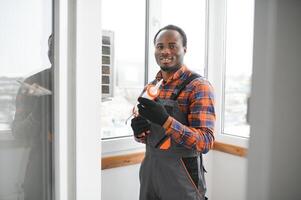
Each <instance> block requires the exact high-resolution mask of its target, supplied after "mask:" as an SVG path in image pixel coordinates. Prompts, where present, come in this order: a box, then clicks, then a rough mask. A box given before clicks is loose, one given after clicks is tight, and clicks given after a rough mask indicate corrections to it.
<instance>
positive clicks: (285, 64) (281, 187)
mask: <svg viewBox="0 0 301 200" xmlns="http://www.w3.org/2000/svg"><path fill="white" fill-rule="evenodd" d="M300 19H301V1H299V0H287V1H284V0H277V1H269V0H257V1H256V3H255V34H254V36H255V40H254V42H255V43H254V44H255V45H254V71H253V86H252V99H251V113H250V120H251V136H252V137H251V141H250V148H249V164H248V194H247V199H249V200H254V199H264V200H268V199H273V200H278V199H290V200H294V199H300V196H301V190H300V189H301V187H300V186H301V175H300V169H301V153H300V141H301V134H300V122H301V120H300V115H301V106H300V102H301V89H300V85H301V78H300V75H301V62H300V59H301V37H300V35H301V20H300Z"/></svg>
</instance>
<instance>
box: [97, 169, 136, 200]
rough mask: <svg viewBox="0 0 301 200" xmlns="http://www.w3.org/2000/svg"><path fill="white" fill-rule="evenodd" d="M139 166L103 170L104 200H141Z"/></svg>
mask: <svg viewBox="0 0 301 200" xmlns="http://www.w3.org/2000/svg"><path fill="white" fill-rule="evenodd" d="M139 168H140V164H138V165H130V166H126V167H118V168H113V169H106V170H102V172H101V199H102V200H121V199H122V200H136V199H137V200H138V199H139Z"/></svg>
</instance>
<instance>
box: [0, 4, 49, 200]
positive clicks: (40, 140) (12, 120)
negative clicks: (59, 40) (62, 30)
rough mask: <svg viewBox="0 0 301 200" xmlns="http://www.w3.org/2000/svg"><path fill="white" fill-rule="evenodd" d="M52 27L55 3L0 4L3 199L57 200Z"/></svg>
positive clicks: (0, 190)
mask: <svg viewBox="0 0 301 200" xmlns="http://www.w3.org/2000/svg"><path fill="white" fill-rule="evenodd" d="M52 23H53V21H52V0H28V1H16V0H10V1H0V27H1V31H0V44H1V45H0V163H1V168H0V177H1V178H0V199H3V200H4V199H19V200H23V199H41V200H45V199H53V196H52V194H53V186H54V183H53V180H54V179H53V177H52V175H53V173H52V172H53V168H52V166H53V164H54V163H53V154H52V150H53V149H52V147H53V132H52V130H53V123H52V122H53V121H52V114H53V112H52V105H53V104H52V99H53V98H52V96H53V90H52V80H53V79H52V78H53V77H52V72H53V71H52V70H53V68H52V67H51V62H50V60H52V61H53V56H52V55H53V42H52V41H53V37H49V36H50V35H51V33H52ZM48 55H49V58H48Z"/></svg>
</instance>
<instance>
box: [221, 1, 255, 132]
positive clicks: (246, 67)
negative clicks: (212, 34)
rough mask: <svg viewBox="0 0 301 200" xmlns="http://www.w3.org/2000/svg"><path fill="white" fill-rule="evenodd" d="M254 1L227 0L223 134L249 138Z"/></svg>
mask: <svg viewBox="0 0 301 200" xmlns="http://www.w3.org/2000/svg"><path fill="white" fill-rule="evenodd" d="M253 18H254V0H243V1H235V0H227V3H226V27H225V28H226V30H225V66H224V67H225V69H224V107H223V133H224V134H228V135H234V136H240V137H249V133H250V126H249V125H248V123H247V120H246V119H247V100H248V97H249V96H250V90H251V76H252V58H253Z"/></svg>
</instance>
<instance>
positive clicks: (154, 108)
mask: <svg viewBox="0 0 301 200" xmlns="http://www.w3.org/2000/svg"><path fill="white" fill-rule="evenodd" d="M138 102H139V104H138V109H139V114H140V115H141V116H142V117H144V118H145V119H148V120H149V121H151V122H153V123H155V124H159V125H160V126H163V124H164V123H165V122H166V120H167V118H168V117H169V114H168V113H167V111H166V109H165V108H164V106H163V105H161V104H160V103H158V102H155V101H152V100H149V99H146V98H143V97H139V98H138Z"/></svg>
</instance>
